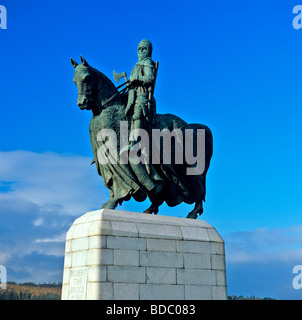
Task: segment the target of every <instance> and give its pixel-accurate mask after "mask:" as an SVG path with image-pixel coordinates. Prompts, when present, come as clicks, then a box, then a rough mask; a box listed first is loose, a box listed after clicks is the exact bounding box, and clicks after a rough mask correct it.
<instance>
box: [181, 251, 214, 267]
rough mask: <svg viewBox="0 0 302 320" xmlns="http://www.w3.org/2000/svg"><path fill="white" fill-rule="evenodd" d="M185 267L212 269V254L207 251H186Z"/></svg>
mask: <svg viewBox="0 0 302 320" xmlns="http://www.w3.org/2000/svg"><path fill="white" fill-rule="evenodd" d="M184 268H189V269H211V256H210V254H206V253H199V254H198V253H185V254H184Z"/></svg>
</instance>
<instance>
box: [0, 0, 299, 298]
mask: <svg viewBox="0 0 302 320" xmlns="http://www.w3.org/2000/svg"><path fill="white" fill-rule="evenodd" d="M0 4H1V5H4V6H6V8H7V15H8V16H7V30H1V29H0V46H1V47H0V48H1V50H0V61H1V62H0V63H1V77H0V108H1V117H0V135H1V140H0V219H1V223H0V264H2V265H5V266H6V267H7V270H8V280H10V281H36V282H44V281H45V282H48V281H61V280H62V279H61V277H62V270H63V255H64V237H65V234H66V232H67V230H68V228H69V227H70V225H71V224H72V222H73V221H74V220H75V219H76V218H77V217H79V216H80V215H82V214H84V213H85V212H87V211H90V210H95V209H98V208H99V207H100V206H101V205H102V203H103V202H104V201H106V199H107V197H108V193H107V191H106V190H105V189H104V187H103V185H102V181H101V179H100V178H99V177H98V175H97V173H96V171H95V168H94V167H90V166H89V163H90V160H91V158H92V151H91V147H90V142H89V132H88V125H89V121H90V118H91V113H90V112H88V111H81V110H80V109H79V108H78V107H77V105H76V98H77V90H76V87H75V85H74V83H73V82H72V78H73V70H74V69H73V67H72V66H71V64H70V58H71V57H73V58H74V59H75V60H77V61H80V55H83V56H84V57H85V58H86V60H87V61H88V63H89V64H90V65H92V66H93V67H95V68H97V69H99V70H100V71H102V72H103V73H105V74H106V75H107V76H109V77H110V78H111V79H112V80H113V78H112V71H113V70H116V71H118V72H121V71H126V72H127V73H128V74H130V72H131V69H132V67H133V65H134V64H135V62H136V61H137V56H136V48H137V44H138V43H139V41H140V40H141V39H143V38H148V39H150V40H151V41H152V43H153V48H154V50H153V59H154V60H156V61H159V63H160V66H159V72H158V78H157V83H156V90H155V96H156V99H157V111H158V113H173V114H175V115H177V116H179V117H181V118H183V119H184V120H185V121H187V122H189V123H190V122H199V123H203V124H206V125H207V126H209V127H210V128H211V130H212V132H213V136H214V155H213V158H212V162H211V166H210V169H209V172H208V180H207V197H206V203H205V206H204V209H205V212H204V214H203V216H202V217H201V218H202V219H204V220H205V221H207V222H208V223H210V224H212V225H213V226H214V227H215V228H216V229H217V230H218V232H219V233H220V234H221V235H222V237H223V238H224V240H225V243H226V254H227V256H226V259H227V274H228V293H229V294H237V295H240V294H243V295H255V296H262V297H264V296H270V297H274V298H278V299H301V298H302V290H294V289H293V287H292V279H293V278H294V275H293V273H292V269H293V267H294V265H297V264H302V216H301V212H302V199H301V191H302V187H301V180H302V170H301V163H302V161H301V160H302V151H301V138H302V132H301V118H302V108H301V107H302V98H301V93H302V77H301V74H302V63H301V53H302V29H301V30H295V29H294V28H293V26H292V20H293V18H294V16H295V15H294V14H293V13H292V9H293V7H294V6H295V5H298V4H302V1H301V3H299V1H298V0H296V1H290V0H286V1H285V0H282V1H281V0H274V1H269V0H264V1H260V0H244V1H239V0H229V1H224V0H217V1H212V0H198V1H197V0H188V1H169V0H168V1H152V2H150V3H148V4H147V3H144V2H141V1H127V2H126V1H103V0H101V1H96V0H95V1H94V0H86V1H85V2H83V1H77V0H76V1H73V2H72V3H71V2H69V1H62V0H61V1H57V0H54V1H51V2H44V1H38V0H31V1H16V0H10V1H7V0H2V1H0ZM146 207H148V203H143V204H141V203H139V204H138V203H135V202H134V201H129V202H127V203H124V204H123V206H122V207H119V209H125V210H132V211H141V210H143V209H145V208H146ZM190 210H191V206H188V205H180V206H178V207H175V208H169V207H167V206H165V205H163V206H162V207H161V208H160V214H164V215H173V216H180V217H185V216H186V215H187V213H188V212H189V211H190Z"/></svg>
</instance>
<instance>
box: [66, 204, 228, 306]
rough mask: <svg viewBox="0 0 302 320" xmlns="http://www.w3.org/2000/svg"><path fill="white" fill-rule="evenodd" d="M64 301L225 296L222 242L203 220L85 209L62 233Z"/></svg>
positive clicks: (194, 298) (187, 298) (178, 298)
mask: <svg viewBox="0 0 302 320" xmlns="http://www.w3.org/2000/svg"><path fill="white" fill-rule="evenodd" d="M62 299H67V300H73V299H77V300H79V299H87V300H92V299H97V300H103V299H104V300H107V299H109V300H133V299H134V300H202V299H207V300H216V299H227V289H226V268H225V254H224V242H223V240H222V239H221V237H220V236H219V234H218V233H217V231H216V230H215V229H214V228H213V227H212V226H211V225H209V224H208V223H206V222H205V221H202V220H191V219H185V218H175V217H167V216H160V215H158V216H156V215H148V214H143V213H134V212H125V211H118V210H108V209H102V210H97V211H93V212H88V213H86V214H84V215H83V216H81V217H80V218H78V219H77V220H75V222H74V223H73V225H72V226H71V228H70V229H69V231H68V233H67V236H66V248H65V263H64V276H63V290H62Z"/></svg>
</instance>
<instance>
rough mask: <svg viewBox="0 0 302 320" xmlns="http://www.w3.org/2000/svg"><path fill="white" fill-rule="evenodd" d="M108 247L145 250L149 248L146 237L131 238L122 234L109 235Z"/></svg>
mask: <svg viewBox="0 0 302 320" xmlns="http://www.w3.org/2000/svg"><path fill="white" fill-rule="evenodd" d="M107 248H108V249H125V250H127V249H129V250H138V251H144V250H146V248H147V245H146V239H145V238H130V237H120V236H108V237H107Z"/></svg>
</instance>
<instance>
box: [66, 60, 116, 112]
mask: <svg viewBox="0 0 302 320" xmlns="http://www.w3.org/2000/svg"><path fill="white" fill-rule="evenodd" d="M81 62H82V63H81V64H78V63H77V62H76V61H75V60H73V59H71V64H72V65H73V67H74V78H73V81H74V83H75V84H76V86H77V88H78V99H77V104H78V106H79V107H80V109H81V110H85V109H86V110H92V111H93V113H99V112H100V110H101V108H102V104H103V102H104V101H105V100H106V99H108V98H109V97H111V96H112V95H113V94H115V93H116V92H117V89H116V87H115V86H114V84H113V83H112V82H111V81H110V80H109V79H108V78H107V77H106V76H105V75H104V74H103V73H101V72H100V71H98V70H96V69H94V68H93V67H91V66H90V65H89V64H88V63H87V61H86V60H85V59H84V58H83V57H82V56H81Z"/></svg>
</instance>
